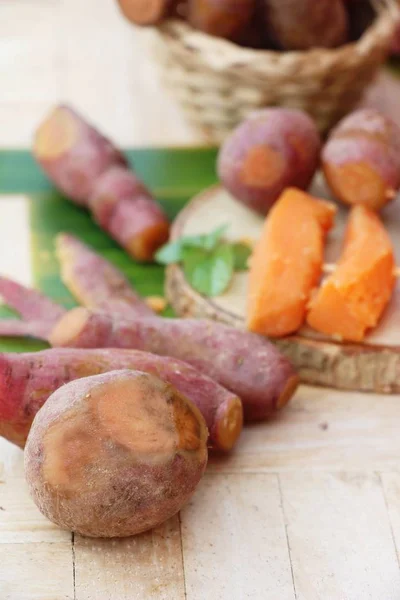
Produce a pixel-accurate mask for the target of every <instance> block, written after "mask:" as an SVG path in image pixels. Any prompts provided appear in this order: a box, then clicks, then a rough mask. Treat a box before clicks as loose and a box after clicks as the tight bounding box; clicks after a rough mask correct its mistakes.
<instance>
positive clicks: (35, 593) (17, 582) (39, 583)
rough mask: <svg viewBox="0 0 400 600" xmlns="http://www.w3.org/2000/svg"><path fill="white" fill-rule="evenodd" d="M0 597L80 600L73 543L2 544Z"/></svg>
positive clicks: (30, 599)
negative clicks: (75, 576)
mask: <svg viewBox="0 0 400 600" xmlns="http://www.w3.org/2000/svg"><path fill="white" fill-rule="evenodd" d="M0 597H1V599H2V600H79V599H77V598H75V594H74V578H73V566H72V547H71V542H69V544H66V543H55V544H51V543H50V544H49V543H36V544H0ZM96 600H102V599H101V598H96Z"/></svg>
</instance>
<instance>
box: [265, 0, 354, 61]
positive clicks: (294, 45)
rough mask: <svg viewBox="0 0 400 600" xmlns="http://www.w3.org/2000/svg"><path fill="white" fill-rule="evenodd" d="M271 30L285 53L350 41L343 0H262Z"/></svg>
mask: <svg viewBox="0 0 400 600" xmlns="http://www.w3.org/2000/svg"><path fill="white" fill-rule="evenodd" d="M260 3H261V5H262V6H263V9H264V19H265V25H266V28H267V31H268V32H269V34H270V36H271V38H272V39H274V40H275V41H276V42H277V44H278V45H279V46H280V47H281V48H282V49H284V50H308V49H309V48H335V47H336V46H340V45H341V44H344V43H345V42H346V41H347V40H348V28H349V24H348V16H347V12H346V9H345V6H344V3H343V0H317V1H316V0H301V1H299V0H260Z"/></svg>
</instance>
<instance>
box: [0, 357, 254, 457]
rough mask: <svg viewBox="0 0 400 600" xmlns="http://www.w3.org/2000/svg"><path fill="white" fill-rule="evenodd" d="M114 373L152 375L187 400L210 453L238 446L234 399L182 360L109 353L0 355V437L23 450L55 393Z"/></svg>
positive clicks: (237, 406)
mask: <svg viewBox="0 0 400 600" xmlns="http://www.w3.org/2000/svg"><path fill="white" fill-rule="evenodd" d="M119 369H132V370H136V371H144V372H145V373H151V374H152V375H156V376H157V377H159V378H160V379H162V380H164V381H166V382H167V383H170V384H171V385H173V386H174V387H175V388H176V389H177V390H178V391H179V392H181V393H182V394H184V395H185V396H187V397H188V398H189V399H190V400H191V401H192V402H193V404H195V405H196V406H197V408H198V409H199V410H200V412H201V413H202V415H203V417H204V419H205V421H206V424H207V427H208V429H209V434H210V443H211V445H212V446H213V447H214V448H215V449H217V450H223V451H228V450H230V449H231V448H232V447H233V445H234V444H235V442H236V441H237V439H238V437H239V435H240V432H241V429H242V422H243V413H242V404H241V402H240V400H239V398H238V397H237V396H235V395H234V394H232V393H230V392H228V391H227V390H225V389H224V388H223V387H221V386H220V385H218V384H217V383H216V382H215V381H213V380H211V379H210V378H209V377H206V376H204V375H202V374H201V373H200V372H198V371H196V369H194V368H193V367H191V366H190V365H188V364H186V363H184V362H182V361H179V360H175V359H172V358H168V357H160V356H154V355H152V354H148V353H146V352H137V351H134V350H130V351H129V350H109V349H108V350H64V349H58V350H54V349H51V350H43V351H42V352H35V353H26V354H0V435H1V436H2V437H5V438H6V439H8V440H10V441H11V442H13V443H14V444H17V445H18V446H20V447H21V448H23V447H24V445H25V442H26V439H27V436H28V433H29V430H30V427H31V425H32V421H33V418H34V417H35V415H36V413H37V412H38V411H39V409H40V408H41V407H42V406H43V404H44V403H45V402H46V400H47V399H48V398H49V396H50V395H51V394H52V393H53V392H54V391H56V390H57V389H58V388H60V387H61V386H62V385H64V384H65V383H68V382H69V381H73V380H74V379H80V378H81V377H88V376H91V375H97V374H100V373H106V372H108V371H115V370H119Z"/></svg>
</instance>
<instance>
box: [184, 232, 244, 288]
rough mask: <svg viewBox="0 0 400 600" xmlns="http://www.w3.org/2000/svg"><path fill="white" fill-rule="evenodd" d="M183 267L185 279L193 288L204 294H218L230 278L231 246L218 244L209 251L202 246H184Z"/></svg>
mask: <svg viewBox="0 0 400 600" xmlns="http://www.w3.org/2000/svg"><path fill="white" fill-rule="evenodd" d="M183 269H184V273H185V277H186V279H187V281H188V282H189V283H190V285H191V286H192V287H193V288H194V289H195V290H197V291H198V292H200V293H201V294H204V295H205V296H210V297H213V296H219V295H220V294H222V293H223V292H224V291H225V290H226V288H227V287H228V285H229V284H230V282H231V280H232V276H233V272H234V256H233V250H232V246H231V245H229V244H220V245H219V246H217V247H216V248H215V249H214V250H212V251H209V252H207V251H206V250H204V249H202V248H184V250H183Z"/></svg>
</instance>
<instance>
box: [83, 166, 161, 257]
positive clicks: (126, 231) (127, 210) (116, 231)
mask: <svg viewBox="0 0 400 600" xmlns="http://www.w3.org/2000/svg"><path fill="white" fill-rule="evenodd" d="M89 208H90V210H91V212H92V214H93V217H94V219H95V220H96V222H97V223H98V224H99V225H100V227H101V228H102V229H104V231H107V233H109V235H110V236H111V237H112V238H113V239H115V240H118V243H119V244H120V245H121V246H122V247H123V248H125V250H126V251H127V252H128V254H130V255H131V256H133V257H134V258H136V259H138V260H142V261H146V260H151V259H152V257H153V254H154V252H155V251H156V250H157V249H158V248H159V247H160V246H162V244H164V243H165V242H166V241H167V239H168V235H169V223H168V220H167V218H166V216H165V213H164V212H163V210H162V209H161V207H160V206H159V204H157V202H155V200H154V198H153V197H152V196H151V194H150V192H149V190H148V189H147V188H146V187H145V186H144V185H143V183H142V182H140V181H139V179H138V178H137V177H136V175H135V174H134V173H132V172H131V171H129V170H128V169H126V168H124V167H120V166H116V167H111V168H110V169H108V170H107V171H106V172H105V173H103V175H101V176H100V177H99V178H98V180H97V181H96V182H95V184H94V186H93V191H92V194H91V195H90V197H89Z"/></svg>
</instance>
